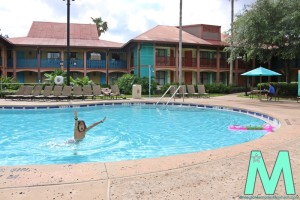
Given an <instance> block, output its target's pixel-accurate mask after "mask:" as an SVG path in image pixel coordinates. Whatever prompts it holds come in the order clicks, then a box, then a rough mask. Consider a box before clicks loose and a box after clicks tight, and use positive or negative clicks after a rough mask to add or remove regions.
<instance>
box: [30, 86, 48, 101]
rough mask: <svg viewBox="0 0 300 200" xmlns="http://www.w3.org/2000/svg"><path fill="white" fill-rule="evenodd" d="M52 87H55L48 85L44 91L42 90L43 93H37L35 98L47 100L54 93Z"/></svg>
mask: <svg viewBox="0 0 300 200" xmlns="http://www.w3.org/2000/svg"><path fill="white" fill-rule="evenodd" d="M52 88H53V86H50V85H46V86H45V88H44V90H43V92H42V94H40V95H36V96H34V97H33V98H34V99H39V100H41V99H43V100H47V98H48V97H49V96H50V95H51V94H52Z"/></svg>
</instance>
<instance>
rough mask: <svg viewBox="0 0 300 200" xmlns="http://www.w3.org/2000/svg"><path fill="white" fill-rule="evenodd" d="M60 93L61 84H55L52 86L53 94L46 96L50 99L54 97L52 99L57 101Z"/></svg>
mask: <svg viewBox="0 0 300 200" xmlns="http://www.w3.org/2000/svg"><path fill="white" fill-rule="evenodd" d="M61 93H62V86H61V85H56V86H54V88H53V94H52V95H50V96H48V97H47V98H48V99H51V100H52V99H54V100H56V101H58V99H59V98H58V97H59V96H61Z"/></svg>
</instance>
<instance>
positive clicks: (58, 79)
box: [54, 76, 64, 85]
mask: <svg viewBox="0 0 300 200" xmlns="http://www.w3.org/2000/svg"><path fill="white" fill-rule="evenodd" d="M54 83H55V84H56V85H62V84H63V83H64V77H63V76H56V77H55V78H54Z"/></svg>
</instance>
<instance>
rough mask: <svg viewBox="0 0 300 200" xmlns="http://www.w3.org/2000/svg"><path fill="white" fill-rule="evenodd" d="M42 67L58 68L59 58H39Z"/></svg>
mask: <svg viewBox="0 0 300 200" xmlns="http://www.w3.org/2000/svg"><path fill="white" fill-rule="evenodd" d="M41 67H42V68H60V60H59V59H41Z"/></svg>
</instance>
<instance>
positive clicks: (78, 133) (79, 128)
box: [74, 111, 106, 142]
mask: <svg viewBox="0 0 300 200" xmlns="http://www.w3.org/2000/svg"><path fill="white" fill-rule="evenodd" d="M74 119H75V126H74V142H80V141H81V140H83V138H84V137H85V134H86V132H87V131H89V130H90V129H91V128H93V127H95V126H97V125H98V124H100V123H103V122H104V121H105V119H106V117H104V118H103V119H102V120H100V121H98V122H95V123H94V124H92V125H90V126H88V127H86V125H85V122H84V121H83V120H78V115H77V111H74Z"/></svg>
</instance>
